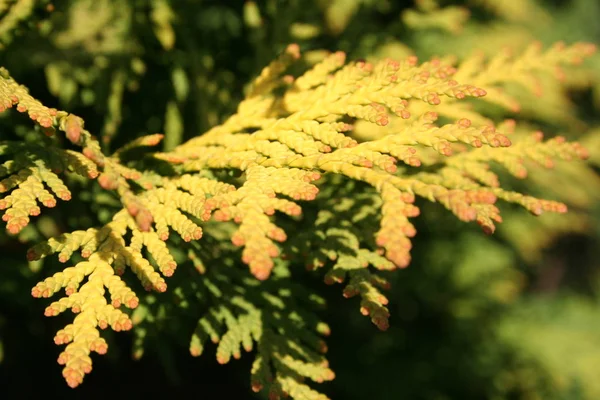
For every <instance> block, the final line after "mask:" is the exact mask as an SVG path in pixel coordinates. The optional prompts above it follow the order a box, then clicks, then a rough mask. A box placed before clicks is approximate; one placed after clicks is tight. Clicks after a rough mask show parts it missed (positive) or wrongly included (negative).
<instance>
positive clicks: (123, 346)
mask: <svg viewBox="0 0 600 400" xmlns="http://www.w3.org/2000/svg"><path fill="white" fill-rule="evenodd" d="M599 17H600V3H599V2H597V1H596V0H573V1H568V0H552V1H534V0H507V1H501V2H498V1H493V0H464V1H459V0H457V1H433V0H421V1H402V0H397V1H393V0H330V1H327V0H295V1H294V0H290V1H283V0H281V1H280V0H264V1H255V2H253V1H242V0H228V1H209V0H177V1H176V0H171V1H169V0H155V1H144V0H131V1H119V0H72V1H68V2H56V3H53V2H50V1H33V0H31V1H29V0H23V1H12V0H0V65H1V66H5V67H6V68H8V70H9V71H10V72H11V74H12V76H13V77H14V78H15V79H16V80H17V81H18V82H20V83H23V84H25V85H26V86H27V87H29V88H30V91H31V93H32V94H33V95H34V96H35V97H37V98H39V99H40V100H41V101H42V102H43V103H44V104H45V105H47V106H50V107H57V108H60V109H65V110H68V111H69V112H73V113H75V114H77V115H80V116H81V117H83V118H84V119H85V121H86V128H87V129H88V130H89V131H91V132H93V133H94V134H96V135H97V136H98V137H99V139H100V141H101V143H102V144H103V146H104V147H105V149H106V150H109V151H110V150H111V149H112V150H114V149H116V148H117V147H118V146H120V145H122V144H124V143H126V142H128V141H130V140H131V139H133V138H135V137H138V136H142V135H145V134H149V133H155V132H164V133H166V134H167V136H166V140H165V142H164V147H165V149H171V148H173V147H174V146H176V145H177V144H179V143H181V142H182V141H184V140H186V139H189V138H191V137H194V136H196V135H198V134H201V133H202V132H204V131H206V130H207V129H209V128H210V127H212V126H214V125H216V124H218V123H220V122H222V121H223V120H224V118H225V117H227V116H228V115H229V114H231V113H232V112H233V111H234V110H235V108H236V105H237V103H238V102H239V101H240V99H241V98H242V96H243V93H244V88H245V85H246V84H247V83H248V82H249V81H250V80H251V79H252V77H254V76H256V75H257V74H258V73H259V72H260V70H261V68H262V67H263V66H265V65H266V64H267V63H268V62H269V61H270V60H272V59H273V58H274V57H276V56H277V54H278V53H279V52H280V51H282V49H284V48H285V46H286V45H287V44H289V43H292V42H296V43H299V44H300V46H301V49H302V50H303V51H304V52H308V53H309V54H314V55H318V51H319V50H320V49H326V50H343V51H346V52H347V53H348V55H349V58H350V59H363V58H364V59H369V58H375V57H383V56H391V57H396V58H401V57H403V56H406V55H407V54H416V55H418V56H419V57H420V59H426V58H429V57H431V56H445V55H454V56H456V57H458V58H459V59H462V58H464V57H465V56H467V55H469V54H471V53H472V52H474V51H483V52H485V53H486V54H494V53H495V52H497V51H498V50H499V49H500V48H502V47H503V46H507V45H508V46H511V47H512V48H514V49H515V51H519V50H521V49H523V48H524V47H525V46H526V45H528V44H529V43H530V42H531V41H533V40H539V41H540V42H542V43H543V44H544V45H545V46H548V45H550V44H551V43H553V42H555V41H558V40H564V41H566V42H567V43H572V42H574V41H579V40H585V41H591V42H594V43H600V24H598V23H597V20H598V18H599ZM587 66H588V67H589V69H588V73H587V74H584V75H581V76H573V77H569V80H570V81H571V82H570V85H569V91H568V92H567V93H566V98H565V99H554V100H553V99H542V100H539V102H538V101H537V100H536V102H535V103H534V102H533V100H532V102H530V103H528V102H525V103H524V110H523V118H524V119H525V120H526V121H527V122H529V123H535V124H537V125H538V126H540V127H542V128H543V129H544V131H545V132H547V133H549V134H550V135H552V134H557V133H560V134H563V135H565V136H567V137H568V138H569V139H574V140H581V141H582V142H584V143H585V144H586V145H587V147H588V149H589V150H590V152H591V154H592V157H591V161H590V165H591V166H592V170H590V169H585V168H579V167H569V166H558V167H557V169H556V170H554V171H551V174H548V172H545V171H540V172H539V174H537V175H536V174H532V176H531V177H530V178H531V179H530V181H529V183H528V184H527V183H526V184H523V183H519V185H525V186H523V187H525V191H526V192H529V193H531V192H533V194H536V195H541V196H547V197H548V198H552V199H557V200H563V201H566V202H567V203H568V204H569V205H570V208H571V212H570V214H568V215H566V216H552V215H544V216H542V217H539V218H535V217H532V216H530V215H528V214H527V213H526V212H525V211H523V210H518V209H516V208H513V207H504V208H502V211H503V215H504V219H505V222H504V223H503V224H501V225H500V226H499V228H498V230H497V232H496V234H495V235H493V236H491V237H486V236H484V235H483V234H482V233H481V232H480V230H479V229H478V228H477V227H475V226H471V225H467V224H464V223H461V222H459V221H457V220H456V219H455V218H454V217H453V216H451V215H449V213H447V212H445V211H444V210H442V209H441V207H437V206H436V205H432V204H424V203H423V204H419V205H420V207H422V213H421V214H422V216H421V217H420V218H418V219H416V227H417V231H418V232H419V234H418V235H417V237H416V238H415V240H414V250H413V261H412V264H411V266H410V267H409V268H408V269H406V270H402V271H396V272H394V273H391V274H390V275H389V279H390V281H391V283H392V290H391V291H390V292H389V293H387V295H388V297H389V299H390V306H389V308H390V312H391V327H390V329H389V330H388V331H386V332H380V331H378V330H377V329H376V328H375V327H374V326H373V325H372V324H371V323H370V322H369V321H368V319H366V318H364V317H362V316H361V315H360V314H359V313H358V312H357V310H356V308H357V303H355V302H354V300H346V299H344V298H343V297H342V296H341V291H340V288H339V287H328V286H325V285H323V284H322V283H321V282H320V281H319V280H318V279H314V277H311V276H308V274H307V277H306V279H305V283H306V284H309V285H312V286H311V287H312V289H314V290H316V291H317V292H319V293H320V294H322V295H323V296H325V298H326V299H327V304H328V306H327V308H326V309H325V310H323V311H322V312H321V316H322V317H323V318H324V319H325V320H327V321H328V322H329V323H330V326H331V328H332V334H331V336H330V337H329V338H328V344H329V355H328V358H329V360H330V364H331V367H332V368H333V369H334V371H335V372H336V379H335V380H334V381H333V382H330V383H325V384H322V385H319V386H320V387H319V390H322V391H323V392H324V393H326V394H327V395H329V396H330V397H332V398H333V399H365V398H370V399H384V400H387V399H428V400H429V399H431V400H438V399H439V400H442V399H561V400H563V399H564V400H567V399H569V400H575V399H598V398H600V380H599V379H598V370H599V369H600V301H599V300H600V275H599V272H600V178H599V177H598V173H597V172H598V166H599V165H600V162H599V161H600V140H598V137H599V136H600V135H599V133H600V131H599V128H598V126H599V122H600V118H599V114H598V110H599V109H600V72H599V71H600V57H599V56H598V55H596V56H594V57H593V58H592V59H590V60H589V61H588V63H587ZM553 101H554V103H553ZM567 103H568V105H569V107H570V108H568V109H566V108H565V106H564V104H567ZM544 107H546V108H544ZM552 107H555V108H552ZM561 107H562V108H561ZM502 117H514V115H510V114H500V115H498V118H497V119H498V120H499V119H500V118H502ZM30 126H31V124H30V122H29V121H28V120H27V118H26V117H23V116H19V115H16V114H10V115H9V114H8V113H4V114H1V115H0V137H1V138H2V139H5V138H18V137H19V136H20V135H21V134H22V133H23V132H24V131H26V130H27V129H29V128H30ZM70 187H73V191H74V193H76V194H77V195H76V196H74V200H73V201H72V202H70V203H69V204H66V205H65V204H61V205H60V206H59V207H57V208H56V209H53V210H49V212H46V213H45V214H44V216H43V217H41V218H39V219H38V220H37V221H36V224H35V225H33V226H31V227H30V228H28V229H26V230H24V231H23V232H22V233H21V234H20V235H19V237H17V238H14V237H8V236H7V235H6V234H5V232H4V230H0V389H1V393H2V394H1V395H0V397H2V398H7V399H12V398H15V399H16V398H37V397H38V396H43V395H49V394H54V395H56V396H60V397H62V398H65V399H66V398H89V399H95V398H105V397H107V396H111V397H113V398H126V397H127V398H131V397H142V396H169V395H170V396H175V397H180V396H181V397H183V396H185V395H189V393H193V394H194V395H195V396H198V397H202V398H208V399H212V398H236V399H246V398H249V399H250V398H254V397H253V395H252V393H251V391H250V382H249V370H250V365H251V357H242V359H241V360H239V361H233V362H231V363H229V364H228V365H225V366H223V365H218V364H217V363H216V361H215V360H214V356H213V355H212V354H214V352H211V351H207V352H206V354H204V355H203V356H202V357H200V358H192V357H190V355H189V352H188V349H187V340H188V339H189V333H188V332H180V334H181V336H182V338H181V340H180V341H178V340H175V339H173V338H171V337H170V336H165V337H157V338H155V339H154V341H153V346H151V347H149V348H148V349H147V350H146V353H145V354H144V357H143V358H142V359H141V360H138V361H134V360H133V359H132V357H131V356H130V353H131V346H132V342H133V336H132V334H130V333H120V334H118V335H113V334H112V333H111V332H108V335H107V337H108V341H109V344H110V351H109V353H108V354H107V355H106V356H103V357H95V358H94V372H93V373H92V374H91V375H90V376H89V377H87V378H86V380H85V383H84V384H83V386H82V387H80V388H78V389H76V390H71V389H69V388H68V387H67V386H66V385H65V383H64V381H63V380H62V379H61V377H60V367H59V366H58V365H57V364H56V357H57V356H58V354H59V352H60V350H59V348H58V347H57V346H55V345H54V344H53V341H52V337H53V336H54V333H55V332H56V331H57V330H58V329H59V328H60V327H62V326H64V324H65V321H66V320H67V319H66V318H67V317H63V316H61V317H57V318H45V317H44V316H43V310H44V308H45V306H46V303H45V302H43V301H39V300H35V299H33V298H31V296H30V289H31V287H33V286H34V285H35V283H36V282H38V281H39V280H41V279H43V277H45V276H47V275H48V274H49V273H50V271H55V270H56V268H58V266H57V265H58V263H55V262H53V261H47V262H46V263H45V264H44V265H43V268H42V266H41V265H40V264H34V263H32V264H28V263H27V262H26V261H25V253H26V250H27V248H28V247H29V246H30V245H31V244H32V243H35V242H37V241H40V240H43V239H44V238H46V237H49V236H52V235H56V234H59V233H61V232H64V231H69V230H73V229H80V228H82V227H85V228H87V227H89V226H91V225H93V224H98V223H99V222H102V221H104V220H105V219H106V215H103V212H104V211H103V209H102V207H100V206H98V205H95V202H94V198H95V197H94V196H96V193H94V192H90V191H89V190H88V189H87V188H86V187H85V186H84V185H83V184H82V183H81V182H77V181H74V182H71V185H70ZM307 207H310V206H308V205H307ZM173 318H176V316H174V317H173ZM168 323H169V321H168V320H167V324H168Z"/></svg>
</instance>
